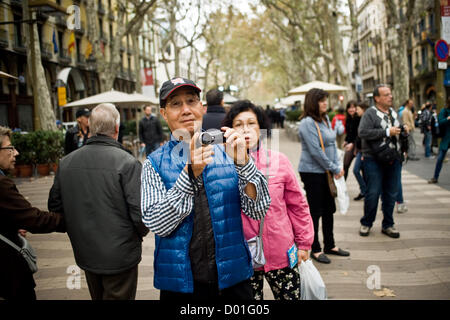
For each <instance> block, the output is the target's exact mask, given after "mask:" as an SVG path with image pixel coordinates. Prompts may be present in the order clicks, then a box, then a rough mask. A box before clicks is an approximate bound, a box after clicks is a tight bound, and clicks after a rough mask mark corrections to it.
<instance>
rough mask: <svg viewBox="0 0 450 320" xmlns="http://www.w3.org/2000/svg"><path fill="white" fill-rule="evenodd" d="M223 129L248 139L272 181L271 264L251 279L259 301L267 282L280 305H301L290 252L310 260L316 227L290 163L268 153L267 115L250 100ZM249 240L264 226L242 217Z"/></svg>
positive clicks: (267, 221) (266, 233) (265, 236)
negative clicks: (289, 302) (297, 302)
mask: <svg viewBox="0 0 450 320" xmlns="http://www.w3.org/2000/svg"><path fill="white" fill-rule="evenodd" d="M224 126H226V127H232V128H234V129H236V130H237V131H239V132H240V133H242V134H243V135H244V138H245V141H246V147H247V150H248V152H249V153H250V156H251V157H252V159H253V161H255V164H256V167H257V169H258V170H259V171H261V172H262V173H264V174H265V176H266V177H268V184H269V194H270V198H271V199H272V202H271V205H270V207H269V210H268V211H267V214H266V216H265V217H264V222H263V232H262V240H263V248H264V257H265V259H266V264H265V265H264V266H263V267H262V268H258V269H256V270H255V271H254V275H253V277H251V278H250V281H251V285H252V288H253V296H254V298H255V300H263V299H264V296H263V288H264V278H265V279H266V280H267V282H268V283H269V285H270V289H271V290H272V293H273V296H274V297H275V300H299V299H300V277H299V273H298V268H297V265H295V266H294V267H291V265H290V262H289V256H288V251H289V250H290V249H291V248H294V246H295V247H296V250H297V255H298V264H300V263H301V262H302V261H306V260H307V259H308V257H309V255H308V250H310V249H311V244H312V242H313V240H314V226H313V223H312V219H311V215H310V212H309V205H308V202H307V200H306V198H305V196H304V195H303V193H302V190H301V188H300V184H299V183H298V181H297V178H296V176H295V172H294V170H293V169H292V166H291V163H290V162H289V159H288V158H287V157H286V156H285V155H284V154H282V153H280V152H277V151H274V150H267V149H265V148H264V146H263V145H264V142H263V139H264V136H265V135H264V134H263V131H265V130H267V129H268V120H267V118H266V116H265V113H264V111H263V110H262V109H261V108H258V107H256V106H255V105H254V104H252V103H251V102H250V101H248V100H243V101H237V102H235V103H234V104H233V107H232V108H231V109H230V111H229V112H228V114H227V116H226V118H225V120H224ZM241 216H242V222H243V226H244V236H245V239H246V240H249V239H252V238H253V237H255V236H257V235H258V234H260V227H261V224H260V222H259V221H257V220H254V219H252V218H250V217H248V216H247V215H245V214H242V215H241Z"/></svg>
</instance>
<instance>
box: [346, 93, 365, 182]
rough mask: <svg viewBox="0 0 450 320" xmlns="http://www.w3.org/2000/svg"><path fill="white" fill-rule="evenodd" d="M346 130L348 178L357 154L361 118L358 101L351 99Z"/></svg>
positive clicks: (347, 108) (347, 110) (347, 109)
mask: <svg viewBox="0 0 450 320" xmlns="http://www.w3.org/2000/svg"><path fill="white" fill-rule="evenodd" d="M345 110H346V115H345V132H346V133H347V134H346V136H345V140H344V151H345V154H344V178H345V180H347V176H348V169H349V168H350V165H351V164H352V161H353V158H354V157H355V155H356V152H355V142H356V137H357V136H358V126H359V121H360V120H361V118H360V117H359V116H358V114H357V113H356V101H354V100H350V101H349V102H348V103H347V106H346V108H345Z"/></svg>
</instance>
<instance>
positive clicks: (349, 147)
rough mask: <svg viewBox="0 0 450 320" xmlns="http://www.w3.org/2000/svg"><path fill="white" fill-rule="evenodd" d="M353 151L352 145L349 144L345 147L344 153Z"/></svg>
mask: <svg viewBox="0 0 450 320" xmlns="http://www.w3.org/2000/svg"><path fill="white" fill-rule="evenodd" d="M352 149H353V143H349V144H346V145H345V151H350V150H352Z"/></svg>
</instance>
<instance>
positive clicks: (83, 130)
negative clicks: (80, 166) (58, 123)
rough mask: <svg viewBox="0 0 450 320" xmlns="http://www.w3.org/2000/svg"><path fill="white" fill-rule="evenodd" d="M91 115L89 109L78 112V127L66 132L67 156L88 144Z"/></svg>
mask: <svg viewBox="0 0 450 320" xmlns="http://www.w3.org/2000/svg"><path fill="white" fill-rule="evenodd" d="M89 114H90V112H89V109H87V108H84V109H80V110H77V112H76V114H75V117H76V118H77V125H76V126H75V127H72V128H70V129H69V130H67V132H66V137H65V143H64V153H65V154H66V155H68V154H69V153H71V152H72V151H74V150H77V149H78V148H81V147H82V146H84V145H85V144H86V141H87V139H88V138H89Z"/></svg>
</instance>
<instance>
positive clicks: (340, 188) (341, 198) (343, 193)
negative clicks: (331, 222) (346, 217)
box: [333, 176, 350, 214]
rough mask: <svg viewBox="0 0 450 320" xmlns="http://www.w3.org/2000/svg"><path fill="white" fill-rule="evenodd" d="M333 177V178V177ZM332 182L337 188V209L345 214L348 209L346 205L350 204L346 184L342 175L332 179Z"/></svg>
mask: <svg viewBox="0 0 450 320" xmlns="http://www.w3.org/2000/svg"><path fill="white" fill-rule="evenodd" d="M333 179H334V178H333ZM334 184H335V185H336V189H337V197H336V199H337V202H338V205H339V211H340V212H341V214H346V213H347V211H348V207H349V206H350V197H349V196H348V191H347V184H346V183H345V178H344V176H342V177H340V178H339V179H337V180H336V179H334Z"/></svg>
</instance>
